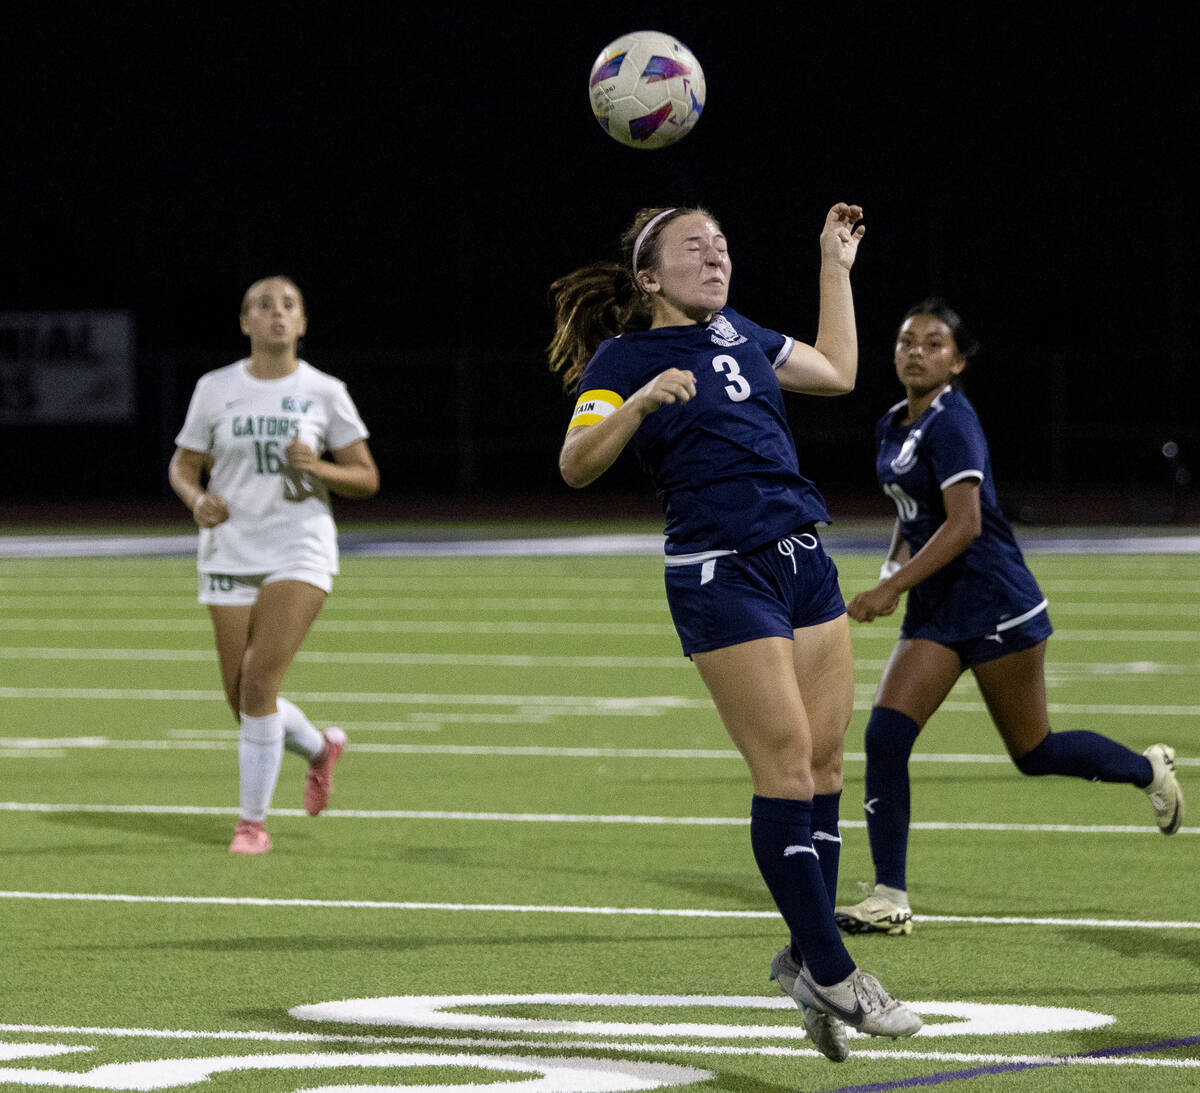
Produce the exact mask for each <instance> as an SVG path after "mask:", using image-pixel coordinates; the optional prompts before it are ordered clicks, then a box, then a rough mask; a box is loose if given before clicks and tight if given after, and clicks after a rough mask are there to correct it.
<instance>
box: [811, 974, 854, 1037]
mask: <svg viewBox="0 0 1200 1093" xmlns="http://www.w3.org/2000/svg"><path fill="white" fill-rule="evenodd" d="M808 989H809V990H811V991H812V993H813V997H814V998H815V999H816V1000H817V1001H818V1002H820V1003H821V1005H822V1006H823V1007H827V1008H828V1010H829V1012H830V1013H831V1014H832V1015H833V1016H834V1017H836V1018H838V1020H840V1021H845V1022H846V1024H848V1025H852V1026H853V1027H854V1028H858V1026H859V1025H861V1024H862V1020H863V1008H862V1003H861V1002H860V1001H859V1000H858V999H857V998H856V999H855V1000H854V1009H852V1010H848V1009H843V1008H842V1007H841V1006H839V1005H838V1004H837V1003H836V1002H834V1001H833V1000H832V999H831V998H826V997H825V995H823V994H822V993H821V991H820V988H819V987H818V986H817V985H816V984H815V983H814V982H812V980H811V979H810V980H809V982H808Z"/></svg>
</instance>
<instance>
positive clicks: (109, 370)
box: [0, 311, 137, 425]
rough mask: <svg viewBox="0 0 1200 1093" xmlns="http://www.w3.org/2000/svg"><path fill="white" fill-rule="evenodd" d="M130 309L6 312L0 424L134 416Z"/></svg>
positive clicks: (1, 334)
mask: <svg viewBox="0 0 1200 1093" xmlns="http://www.w3.org/2000/svg"><path fill="white" fill-rule="evenodd" d="M136 394H137V375H136V359H135V347H134V322H133V316H132V314H131V313H130V312H128V311H0V424H2V425H43V424H44V425H53V424H59V423H63V422H107V423H112V424H118V423H121V422H130V421H132V420H133V418H134V414H135V411H136V408H137V397H136Z"/></svg>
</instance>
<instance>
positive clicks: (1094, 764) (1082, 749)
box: [1013, 729, 1154, 789]
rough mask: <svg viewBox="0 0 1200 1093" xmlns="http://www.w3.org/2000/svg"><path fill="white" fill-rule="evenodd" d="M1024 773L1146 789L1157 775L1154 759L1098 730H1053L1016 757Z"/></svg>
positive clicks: (1020, 769) (1018, 765) (1019, 768)
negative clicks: (1127, 783)
mask: <svg viewBox="0 0 1200 1093" xmlns="http://www.w3.org/2000/svg"><path fill="white" fill-rule="evenodd" d="M1013 762H1014V763H1016V765H1017V770H1019V771H1020V772H1021V773H1022V774H1030V775H1038V774H1064V775H1066V776H1067V777H1070V778H1089V779H1091V781H1093V782H1129V783H1131V784H1133V785H1135V786H1138V787H1140V788H1142V789H1145V788H1146V786H1148V785H1149V784H1150V782H1151V781H1152V780H1153V778H1154V772H1153V770H1152V769H1151V767H1150V760H1149V759H1147V758H1146V757H1145V756H1144V755H1138V753H1137V752H1136V751H1131V750H1130V749H1129V748H1127V747H1125V745H1124V744H1118V743H1117V742H1116V741H1115V740H1110V739H1109V738H1108V737H1107V736H1101V735H1100V734H1099V733H1098V732H1088V731H1087V730H1086V729H1076V730H1072V731H1070V732H1052V733H1050V734H1049V735H1048V736H1047V737H1046V739H1045V740H1043V741H1042V742H1041V743H1040V744H1039V745H1038V746H1037V747H1036V748H1034V749H1033V751H1030V752H1026V753H1025V754H1024V755H1022V756H1021V758H1020V759H1014V760H1013Z"/></svg>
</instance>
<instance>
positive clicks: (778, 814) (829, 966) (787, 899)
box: [750, 794, 855, 986]
mask: <svg viewBox="0 0 1200 1093" xmlns="http://www.w3.org/2000/svg"><path fill="white" fill-rule="evenodd" d="M750 845H751V847H752V848H753V850H754V860H755V862H757V863H758V870H759V872H760V873H761V874H762V878H763V880H764V881H765V882H766V885H767V888H768V889H769V890H770V893H771V896H772V898H773V899H774V900H775V906H776V907H778V908H779V913H780V914H781V915H782V916H783V921H784V922H786V923H787V927H788V929H789V930H790V931H791V935H792V955H793V956H795V957H796V958H797V959H798V960H802V961H804V963H805V964H806V965H807V966H808V970H809V972H810V973H811V974H812V977H813V979H815V980H816V982H817V983H820V984H822V985H824V986H829V985H831V984H833V983H838V982H841V980H843V979H845V978H846V976H848V975H850V974H851V972H853V971H854V967H855V965H854V961H853V960H852V959H851V958H850V954H849V953H848V952H847V951H846V946H845V945H844V944H843V942H842V937H841V933H840V932H839V930H838V927H837V923H836V922H834V919H833V904H832V903H831V902H830V900H829V895H828V893H827V892H826V891H825V880H824V878H823V877H822V875H821V863H820V859H819V858H818V856H817V852H816V850H814V849H813V844H812V802H811V801H793V800H790V799H787V798H782V797H760V796H758V795H757V794H756V795H755V797H754V800H753V801H752V802H751V807H750Z"/></svg>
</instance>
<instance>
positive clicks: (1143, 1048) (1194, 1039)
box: [830, 1036, 1200, 1093]
mask: <svg viewBox="0 0 1200 1093" xmlns="http://www.w3.org/2000/svg"><path fill="white" fill-rule="evenodd" d="M1197 1044H1200V1036H1183V1037H1180V1038H1179V1039H1175V1040H1158V1041H1155V1042H1154V1043H1152V1044H1127V1045H1125V1046H1124V1047H1106V1048H1100V1049H1099V1050H1097V1051H1085V1052H1083V1053H1082V1054H1080V1055H1064V1056H1062V1057H1061V1058H1058V1059H1047V1060H1046V1061H1045V1062H1037V1063H997V1064H996V1065H994V1066H976V1067H971V1069H970V1070H947V1071H943V1072H942V1073H940V1074H921V1075H918V1076H917V1077H915V1078H902V1079H901V1080H900V1081H898V1082H869V1083H868V1084H867V1085H846V1086H842V1087H841V1088H840V1089H834V1090H830V1093H892V1091H893V1090H897V1089H915V1088H916V1087H918V1086H922V1085H942V1084H944V1083H945V1082H961V1081H964V1080H966V1079H968V1078H982V1077H986V1076H987V1075H989V1074H1012V1073H1015V1072H1016V1071H1018V1070H1038V1069H1040V1068H1042V1067H1048V1066H1066V1065H1067V1064H1068V1063H1070V1061H1071V1060H1072V1059H1103V1058H1110V1057H1112V1056H1116V1055H1143V1054H1145V1053H1146V1052H1149V1051H1169V1050H1171V1049H1172V1048H1177V1047H1195V1046H1196V1045H1197Z"/></svg>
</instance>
